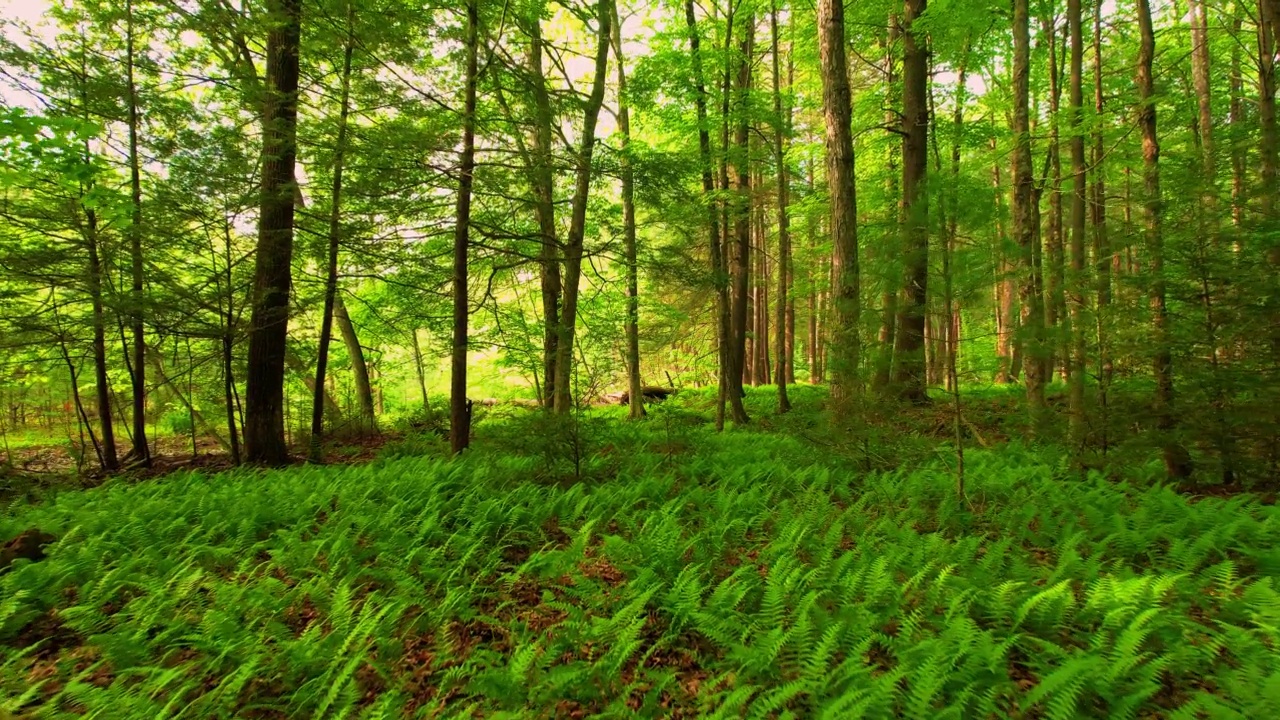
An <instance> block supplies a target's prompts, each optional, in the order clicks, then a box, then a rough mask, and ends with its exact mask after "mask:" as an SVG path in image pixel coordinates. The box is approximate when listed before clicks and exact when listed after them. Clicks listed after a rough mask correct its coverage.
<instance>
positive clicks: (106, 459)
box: [84, 206, 120, 472]
mask: <svg viewBox="0 0 1280 720" xmlns="http://www.w3.org/2000/svg"><path fill="white" fill-rule="evenodd" d="M84 212H85V227H86V231H85V234H86V237H85V240H86V242H87V244H88V246H89V299H90V301H91V302H92V304H93V378H94V386H95V388H96V390H97V404H98V425H99V427H100V428H101V434H102V469H103V470H105V471H107V472H115V471H116V470H119V469H120V460H119V456H118V455H117V454H116V435H115V429H114V426H113V425H112V420H111V384H110V381H109V380H108V379H107V340H106V319H105V312H104V309H103V302H102V259H101V257H100V256H99V252H98V251H99V247H98V244H99V237H98V214H97V213H96V212H94V210H93V209H92V208H90V207H88V206H85V208H84Z"/></svg>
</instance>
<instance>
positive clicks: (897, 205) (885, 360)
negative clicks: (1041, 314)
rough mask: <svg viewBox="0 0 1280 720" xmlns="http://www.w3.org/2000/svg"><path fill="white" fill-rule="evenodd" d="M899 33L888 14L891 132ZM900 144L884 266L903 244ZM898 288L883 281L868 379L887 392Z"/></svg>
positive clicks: (894, 145) (891, 170)
mask: <svg viewBox="0 0 1280 720" xmlns="http://www.w3.org/2000/svg"><path fill="white" fill-rule="evenodd" d="M900 34H901V28H900V25H899V24H898V16H897V15H890V16H889V28H888V32H887V34H886V36H885V44H884V64H885V68H884V82H885V95H886V100H885V106H886V107H885V111H884V124H885V127H886V128H888V129H890V132H901V129H902V121H901V119H900V117H901V116H900V115H899V114H898V111H897V106H898V84H897V82H898V80H897V58H896V57H895V56H894V52H895V48H894V46H895V44H896V43H897V41H898V37H899V35H900ZM902 145H903V144H902V143H900V142H890V143H889V150H888V153H887V154H888V157H886V158H885V162H886V163H887V165H888V167H887V169H886V173H885V195H886V197H885V208H886V214H887V217H886V223H885V224H886V226H887V227H888V228H890V229H889V231H888V232H886V233H885V243H884V255H883V262H884V263H885V265H886V266H887V267H896V266H897V263H898V257H899V251H900V248H901V245H902V229H903V222H902V198H901V194H900V193H899V181H900V180H901V179H902V178H901V175H900V169H899V167H898V156H899V155H900V154H901V153H902ZM898 290H899V288H898V287H897V285H896V284H895V283H894V282H893V281H892V280H890V281H888V282H886V283H885V289H884V292H883V293H881V295H880V333H879V336H878V337H877V340H878V341H879V343H880V348H879V350H878V351H877V357H876V369H875V376H874V377H873V379H872V381H871V386H872V387H873V388H874V389H875V390H876V391H877V392H885V391H887V390H888V389H889V381H890V379H891V378H892V372H893V354H894V349H893V346H894V343H895V337H894V336H895V335H896V332H897V327H898V326H897V323H898Z"/></svg>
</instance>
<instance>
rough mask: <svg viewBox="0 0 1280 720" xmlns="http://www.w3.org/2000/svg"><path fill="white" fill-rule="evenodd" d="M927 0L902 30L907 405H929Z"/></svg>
mask: <svg viewBox="0 0 1280 720" xmlns="http://www.w3.org/2000/svg"><path fill="white" fill-rule="evenodd" d="M925 7H926V0H907V2H906V5H905V7H904V11H903V17H902V21H903V28H902V48H903V53H902V58H903V59H902V88H903V89H902V109H903V113H902V115H903V120H902V124H903V138H902V215H903V220H904V221H905V223H906V227H905V231H904V233H903V237H904V240H905V247H904V248H903V256H904V258H905V261H906V262H905V266H906V267H905V273H906V274H905V286H904V288H903V292H902V298H903V305H902V308H901V311H900V313H899V315H898V330H897V337H896V339H895V346H894V356H895V357H894V372H893V379H894V384H895V385H896V386H897V395H898V396H899V397H900V398H902V399H903V400H906V401H908V402H912V403H917V404H923V403H927V402H929V393H928V366H927V364H926V362H925V360H926V358H925V344H924V343H925V315H926V312H927V303H928V285H929V191H928V188H927V184H928V172H929V170H928V168H929V148H928V140H929V105H928V102H929V99H928V98H929V96H928V82H929V62H928V56H929V48H928V46H927V43H926V41H925V38H924V36H923V35H919V36H918V35H917V33H916V32H915V31H914V29H913V27H912V26H913V25H914V23H915V21H916V18H918V17H920V16H921V15H922V14H923V13H924V11H925Z"/></svg>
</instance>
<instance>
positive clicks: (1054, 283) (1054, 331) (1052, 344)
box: [1033, 17, 1066, 382]
mask: <svg viewBox="0 0 1280 720" xmlns="http://www.w3.org/2000/svg"><path fill="white" fill-rule="evenodd" d="M1043 29H1044V32H1043V39H1044V40H1047V42H1048V43H1049V173H1050V177H1049V181H1050V182H1051V183H1052V185H1051V186H1050V188H1049V237H1048V242H1046V243H1044V245H1045V249H1046V250H1047V251H1048V255H1049V271H1048V272H1046V273H1044V275H1043V276H1042V280H1043V279H1044V278H1047V281H1045V282H1044V285H1045V291H1046V292H1045V295H1044V321H1045V339H1046V341H1047V344H1046V345H1045V347H1044V363H1045V382H1049V381H1050V380H1051V379H1052V378H1053V373H1054V369H1055V368H1054V366H1055V361H1056V359H1057V354H1058V351H1059V349H1060V347H1061V345H1062V341H1063V339H1064V333H1063V332H1062V328H1061V327H1060V326H1061V325H1062V323H1063V322H1064V320H1065V317H1064V316H1065V315H1066V312H1065V309H1066V308H1065V305H1066V298H1065V288H1066V268H1065V266H1064V262H1063V255H1064V253H1063V240H1062V236H1063V229H1062V143H1061V133H1060V127H1061V117H1062V113H1061V107H1062V80H1061V79H1062V64H1063V63H1062V61H1061V60H1060V56H1059V45H1058V36H1057V25H1056V18H1053V17H1046V18H1044V21H1043ZM1033 130H1034V128H1033ZM1042 190H1043V185H1041V187H1040V188H1039V189H1037V194H1036V195H1035V199H1034V202H1035V205H1036V208H1037V211H1038V209H1039V192H1040V191H1042ZM1036 229H1037V231H1039V229H1040V223H1038V222H1037V223H1036ZM1037 247H1039V243H1037Z"/></svg>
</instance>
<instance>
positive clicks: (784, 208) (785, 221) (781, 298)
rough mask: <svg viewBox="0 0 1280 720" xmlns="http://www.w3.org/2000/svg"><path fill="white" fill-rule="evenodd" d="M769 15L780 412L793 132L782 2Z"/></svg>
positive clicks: (787, 406) (785, 362)
mask: <svg viewBox="0 0 1280 720" xmlns="http://www.w3.org/2000/svg"><path fill="white" fill-rule="evenodd" d="M770 10H771V11H772V12H771V13H770V15H769V29H770V30H771V31H772V35H773V114H774V116H775V122H776V124H775V126H774V133H773V154H774V157H775V159H776V161H777V165H778V268H777V270H776V271H775V272H776V273H777V275H778V294H777V299H776V301H777V307H778V309H777V322H776V326H777V327H776V328H775V329H774V342H773V344H774V352H775V353H777V357H778V362H777V366H776V368H775V370H774V380H775V382H776V383H777V384H778V413H779V414H781V413H785V412H788V411H790V410H791V399H790V398H788V397H787V382H788V378H787V372H788V369H789V367H790V363H791V358H790V356H791V354H792V348H791V342H790V337H791V336H790V335H789V333H788V331H787V328H788V315H787V308H788V307H789V304H788V303H789V295H790V288H789V287H788V285H787V281H788V279H789V278H790V276H791V224H790V218H789V217H788V212H789V210H788V205H789V204H790V202H791V197H790V188H789V185H790V182H791V176H790V173H789V172H788V171H787V154H786V145H785V142H786V135H787V134H788V133H789V132H790V131H791V105H790V101H788V104H787V107H786V111H785V114H784V112H783V107H782V63H781V62H780V58H779V42H778V2H777V0H773V3H772V7H771V8H770ZM792 317H794V316H792Z"/></svg>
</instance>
